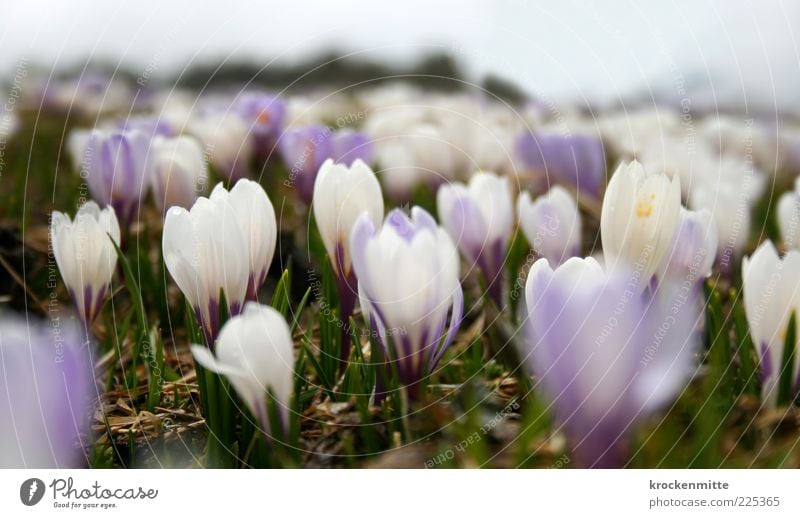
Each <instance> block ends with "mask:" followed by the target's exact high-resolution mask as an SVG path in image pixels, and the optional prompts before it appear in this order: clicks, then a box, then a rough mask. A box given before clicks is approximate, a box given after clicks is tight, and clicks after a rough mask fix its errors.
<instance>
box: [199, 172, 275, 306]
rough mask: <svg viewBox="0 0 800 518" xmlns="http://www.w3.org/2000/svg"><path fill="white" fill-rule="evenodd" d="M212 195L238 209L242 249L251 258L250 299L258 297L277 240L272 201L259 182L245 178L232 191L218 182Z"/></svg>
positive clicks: (249, 268) (216, 201)
mask: <svg viewBox="0 0 800 518" xmlns="http://www.w3.org/2000/svg"><path fill="white" fill-rule="evenodd" d="M209 199H210V200H211V201H212V202H214V203H218V204H225V203H229V204H230V206H231V207H233V211H234V212H235V213H236V217H237V219H238V221H239V228H240V229H241V231H242V236H243V237H244V245H245V248H244V249H243V250H242V253H243V254H244V256H245V257H246V258H247V260H248V271H249V274H248V281H247V299H248V300H256V299H257V296H258V290H259V289H260V288H261V286H262V285H263V284H264V280H265V279H266V278H267V272H268V271H269V266H270V264H272V257H273V256H274V255H275V245H276V244H277V241H278V223H277V221H276V219H275V209H274V208H273V206H272V202H271V201H270V199H269V197H268V196H267V193H266V192H264V188H263V187H261V185H259V184H258V182H254V181H252V180H248V179H246V178H242V179H241V180H239V181H238V182H236V185H234V186H233V189H231V190H230V192H228V191H227V190H226V189H225V187H223V185H222V183H218V184H217V186H216V187H214V190H213V191H211V196H210V197H209Z"/></svg>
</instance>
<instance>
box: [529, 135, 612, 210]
mask: <svg viewBox="0 0 800 518" xmlns="http://www.w3.org/2000/svg"><path fill="white" fill-rule="evenodd" d="M516 152H517V156H518V157H519V159H520V162H521V165H522V167H524V168H527V169H531V170H533V171H535V172H537V173H539V174H542V175H544V176H545V177H546V178H547V180H548V182H547V183H548V184H550V183H558V182H564V183H566V184H567V185H572V186H574V187H575V188H577V189H578V190H580V191H581V192H584V193H586V194H588V195H590V196H592V197H593V198H597V199H599V198H600V192H601V191H602V188H603V185H604V183H605V173H606V157H605V153H604V151H603V143H602V141H601V140H600V139H599V138H596V137H593V136H590V135H583V134H571V135H558V134H550V135H547V134H541V133H540V134H533V133H530V132H525V133H523V134H522V135H520V136H519V137H518V138H517V144H516Z"/></svg>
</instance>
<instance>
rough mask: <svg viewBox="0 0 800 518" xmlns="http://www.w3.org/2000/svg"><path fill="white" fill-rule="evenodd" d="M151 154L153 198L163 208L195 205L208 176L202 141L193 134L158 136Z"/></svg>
mask: <svg viewBox="0 0 800 518" xmlns="http://www.w3.org/2000/svg"><path fill="white" fill-rule="evenodd" d="M151 153H152V160H153V173H154V174H153V197H154V198H155V200H156V203H157V204H158V206H159V207H161V208H162V210H163V209H168V208H170V207H173V206H178V207H183V208H189V207H191V206H192V204H193V203H194V201H195V200H196V199H197V194H198V191H199V190H200V189H202V187H203V185H204V184H205V181H206V177H207V171H206V163H205V160H204V159H203V148H202V147H201V146H200V143H199V142H198V141H197V140H196V139H194V138H192V137H189V136H179V137H175V138H156V139H155V140H154V141H153V146H152V148H151Z"/></svg>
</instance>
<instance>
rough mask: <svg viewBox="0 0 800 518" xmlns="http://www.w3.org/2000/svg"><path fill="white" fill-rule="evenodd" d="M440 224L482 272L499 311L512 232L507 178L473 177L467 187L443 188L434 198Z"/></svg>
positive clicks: (455, 184) (511, 199)
mask: <svg viewBox="0 0 800 518" xmlns="http://www.w3.org/2000/svg"><path fill="white" fill-rule="evenodd" d="M436 205H437V208H438V209H439V221H441V223H442V226H443V227H444V228H445V230H447V232H448V233H449V234H450V237H452V238H453V241H455V242H456V243H458V247H459V249H460V250H461V253H462V254H464V257H466V258H467V260H468V261H470V262H471V263H473V264H476V265H478V267H479V268H480V269H481V271H482V272H483V275H484V278H485V279H486V283H487V285H488V286H489V293H490V295H491V296H492V298H493V299H494V301H495V303H497V304H498V305H499V306H500V307H502V286H503V282H502V275H501V274H502V269H503V261H504V259H505V253H506V247H507V246H508V241H509V239H510V237H511V233H512V232H513V230H514V200H513V198H512V195H511V188H510V186H509V184H508V178H505V177H500V176H497V175H495V174H492V173H476V174H474V175H473V176H472V179H471V180H470V182H469V185H468V186H467V185H464V184H461V183H452V184H445V185H442V186H441V187H440V188H439V192H438V193H437V195H436Z"/></svg>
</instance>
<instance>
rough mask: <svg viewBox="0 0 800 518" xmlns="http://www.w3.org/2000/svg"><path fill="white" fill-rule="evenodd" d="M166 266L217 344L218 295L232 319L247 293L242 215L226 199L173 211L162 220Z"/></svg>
mask: <svg viewBox="0 0 800 518" xmlns="http://www.w3.org/2000/svg"><path fill="white" fill-rule="evenodd" d="M161 246H162V249H163V254H164V263H165V264H166V266H167V270H168V271H169V273H170V275H172V278H173V279H175V283H176V284H177V285H178V288H180V290H181V291H182V292H183V294H184V296H185V297H186V300H187V301H188V302H189V304H190V305H191V306H192V309H194V312H195V315H196V317H197V319H198V322H199V323H200V325H201V326H202V328H203V332H204V333H205V338H206V343H208V344H209V345H211V344H213V343H214V337H216V335H217V332H218V331H219V304H220V293H221V292H223V293H224V295H225V300H227V303H228V311H229V313H230V314H231V315H235V314H237V313H239V311H240V310H241V307H242V303H243V302H244V299H245V295H246V293H247V284H248V278H249V254H248V248H247V239H246V238H245V236H244V234H243V232H242V228H241V225H240V220H239V215H238V214H237V212H236V210H235V209H234V208H233V207H232V206H231V204H230V203H229V202H228V201H227V200H224V199H217V200H210V199H208V198H204V197H200V198H198V199H197V201H196V202H195V203H194V205H192V208H191V210H186V209H184V208H183V207H172V208H171V209H169V210H168V211H167V216H166V218H165V220H164V232H163V237H162V245H161Z"/></svg>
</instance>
